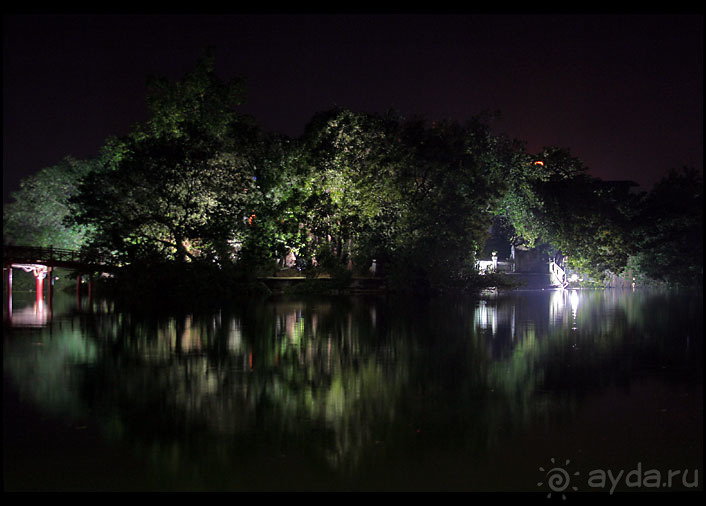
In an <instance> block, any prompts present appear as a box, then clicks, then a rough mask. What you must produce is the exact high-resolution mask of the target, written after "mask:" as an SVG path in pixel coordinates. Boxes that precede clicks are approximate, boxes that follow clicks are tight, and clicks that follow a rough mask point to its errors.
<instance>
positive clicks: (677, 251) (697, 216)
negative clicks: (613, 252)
mask: <svg viewBox="0 0 706 506" xmlns="http://www.w3.org/2000/svg"><path fill="white" fill-rule="evenodd" d="M632 237H633V240H634V241H635V244H636V252H635V253H634V256H633V257H632V258H631V263H630V266H631V267H632V269H633V271H632V272H633V273H634V274H637V275H644V276H647V277H648V278H651V279H654V280H657V281H662V282H665V283H669V284H675V285H696V286H699V285H701V284H702V283H703V177H702V176H701V175H700V174H699V173H698V172H696V170H694V169H692V168H688V167H685V168H683V169H681V170H670V171H669V173H668V174H667V175H666V176H665V177H664V178H663V179H662V180H661V181H659V182H658V183H657V184H656V185H655V186H654V188H653V189H652V191H650V193H649V194H647V195H646V196H645V198H644V200H643V202H642V206H641V208H640V213H639V215H638V216H637V217H636V220H635V227H634V230H633V234H632Z"/></svg>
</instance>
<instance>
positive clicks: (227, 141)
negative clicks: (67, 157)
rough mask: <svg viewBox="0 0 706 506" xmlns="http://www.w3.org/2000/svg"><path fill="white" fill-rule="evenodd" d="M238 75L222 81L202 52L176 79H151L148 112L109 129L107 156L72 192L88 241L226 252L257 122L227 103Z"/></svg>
mask: <svg viewBox="0 0 706 506" xmlns="http://www.w3.org/2000/svg"><path fill="white" fill-rule="evenodd" d="M241 94H242V86H241V81H240V80H238V79H236V80H234V81H231V82H228V83H224V82H222V81H221V80H220V79H219V78H218V77H217V76H216V75H215V72H214V68H213V58H212V54H211V53H207V54H206V55H205V56H204V57H203V58H202V59H201V60H199V62H198V63H197V65H196V69H195V70H194V71H193V72H191V73H188V74H187V75H186V76H185V77H184V78H183V80H181V81H179V82H177V83H175V84H170V83H168V82H166V81H165V80H163V79H152V80H151V81H150V85H149V93H148V103H149V105H150V109H151V111H152V116H151V118H150V120H149V121H147V122H146V124H144V125H139V126H138V127H136V128H135V130H134V131H133V132H131V133H130V134H129V135H127V136H125V137H123V138H120V139H111V140H110V142H109V143H108V144H107V145H106V147H105V150H104V151H105V153H106V155H105V158H106V163H105V164H104V165H103V166H102V167H101V168H100V169H98V170H94V171H93V172H91V173H90V174H89V175H88V176H86V177H85V178H84V179H83V180H82V182H81V185H80V192H79V194H78V195H76V196H74V197H73V198H72V199H71V202H72V205H73V206H74V209H75V222H76V223H78V224H80V225H87V226H91V227H92V229H93V233H92V234H91V236H90V246H91V247H94V248H99V249H101V250H107V251H108V252H110V253H111V254H113V255H116V256H118V257H120V258H122V259H123V260H124V261H126V262H134V261H136V260H178V261H194V260H197V259H201V260H206V261H209V262H218V263H223V262H228V261H229V260H231V259H232V256H233V255H234V253H235V251H236V250H237V247H238V245H240V244H242V242H243V236H244V234H245V230H246V224H247V219H248V216H250V215H251V213H252V211H251V209H252V208H253V207H254V206H255V205H256V204H257V202H258V201H260V200H262V195H261V193H260V192H259V191H258V183H257V172H258V154H259V153H258V151H259V150H260V147H261V143H260V140H261V135H260V133H259V129H258V128H257V127H256V126H255V125H254V124H253V123H252V122H251V121H250V120H249V119H248V118H246V117H243V116H239V115H237V114H236V113H235V111H234V110H233V109H232V108H233V107H234V106H235V105H237V104H239V103H240V102H241V96H240V95H241Z"/></svg>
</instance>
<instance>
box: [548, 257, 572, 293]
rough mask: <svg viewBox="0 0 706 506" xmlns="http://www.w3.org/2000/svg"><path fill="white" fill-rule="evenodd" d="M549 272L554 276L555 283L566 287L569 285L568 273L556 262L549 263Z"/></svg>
mask: <svg viewBox="0 0 706 506" xmlns="http://www.w3.org/2000/svg"><path fill="white" fill-rule="evenodd" d="M549 272H550V273H551V274H552V277H553V278H554V279H553V281H556V284H558V285H561V286H564V287H565V286H566V285H567V284H568V280H567V278H566V271H565V270H564V268H563V267H562V266H560V265H559V264H558V263H556V262H555V261H554V260H550V261H549Z"/></svg>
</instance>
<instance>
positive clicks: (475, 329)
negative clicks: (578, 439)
mask: <svg viewBox="0 0 706 506" xmlns="http://www.w3.org/2000/svg"><path fill="white" fill-rule="evenodd" d="M685 302H686V303H685ZM700 315H701V306H700V295H699V296H698V297H697V298H696V299H694V298H688V297H686V298H685V297H683V296H678V297H677V296H674V295H671V294H668V293H663V292H655V293H642V294H636V293H633V292H622V291H610V290H605V291H595V292H594V291H584V292H570V291H569V292H567V291H554V292H552V291H549V292H532V293H527V292H510V293H507V294H494V295H493V294H490V295H485V296H483V297H482V298H471V297H454V298H437V299H430V300H422V299H412V298H392V297H391V298H390V299H387V298H382V297H381V298H363V297H333V298H325V299H316V298H307V299H305V298H285V297H282V298H279V299H273V300H268V301H266V302H252V303H244V304H242V305H239V306H233V307H224V308H222V309H221V310H220V311H219V312H216V313H213V314H183V315H179V316H176V315H172V316H169V317H156V316H151V317H146V316H138V315H136V314H129V313H120V312H115V311H112V310H108V311H104V312H94V313H93V314H90V315H87V314H83V315H81V316H71V317H70V318H67V319H65V320H61V319H59V320H58V321H55V322H53V323H52V325H51V337H49V334H50V330H49V329H44V330H42V331H41V333H40V335H39V336H38V339H39V340H40V341H44V348H43V350H42V353H40V354H37V353H31V352H30V351H31V350H30V349H29V348H28V346H27V342H26V341H23V340H21V339H19V338H18V334H16V333H12V335H11V336H10V337H9V338H7V337H6V339H5V346H6V353H5V358H4V365H5V370H6V374H7V371H9V373H10V374H11V376H12V377H13V378H14V381H15V383H16V384H18V385H19V388H20V389H21V390H23V391H24V392H29V393H30V394H31V396H32V397H33V398H34V401H35V402H36V403H37V404H38V405H39V406H41V407H43V408H47V409H49V408H51V409H53V410H55V411H56V410H59V411H60V412H62V413H63V414H64V416H74V415H75V416H78V415H79V414H80V413H85V411H86V408H87V407H90V411H91V413H92V416H95V417H96V418H97V419H98V420H100V423H101V425H102V427H103V431H104V433H105V434H106V435H107V436H108V437H109V438H110V440H111V441H113V442H114V443H115V444H120V445H128V446H129V447H130V448H131V449H132V451H134V452H136V453H137V454H138V455H140V456H142V457H143V458H144V459H146V460H148V461H150V462H152V463H153V465H154V469H155V472H156V473H157V475H158V478H159V480H158V481H157V482H155V483H160V486H161V487H163V488H167V489H194V488H196V489H227V490H271V489H280V488H283V489H305V490H307V489H314V490H321V489H333V490H338V489H367V488H376V487H377V488H383V489H384V488H385V487H390V488H392V489H416V488H420V489H425V488H429V489H435V488H439V487H442V486H443V483H445V482H444V481H443V480H440V479H439V478H438V476H437V477H436V478H435V477H434V472H438V473H439V474H441V473H442V471H440V470H439V471H435V466H436V465H437V464H436V463H438V462H443V461H444V460H447V461H448V462H451V464H450V465H451V466H453V467H454V468H455V472H456V473H458V475H459V476H463V475H464V473H465V475H466V478H465V481H464V479H463V478H459V479H458V480H457V481H455V482H453V484H452V485H451V486H461V485H462V486H463V487H464V488H467V489H483V486H484V484H483V483H477V482H475V483H474V481H473V478H471V477H472V476H474V474H473V472H472V469H471V468H472V467H474V466H476V467H477V466H479V465H480V466H482V465H483V463H484V462H489V461H492V459H493V452H494V451H495V449H496V448H498V447H500V446H502V445H503V444H504V443H505V442H507V441H509V440H511V439H512V438H513V437H516V436H518V435H520V436H521V435H523V434H525V433H526V432H527V431H528V430H529V427H531V426H532V424H533V423H536V421H537V420H565V421H566V423H567V424H571V423H572V422H571V421H572V419H573V417H574V416H575V413H576V411H577V410H578V409H579V408H580V406H581V403H582V399H583V398H584V397H585V396H586V395H587V394H589V393H590V392H600V391H602V390H605V389H607V388H609V387H610V386H611V385H614V384H625V383H628V382H630V380H631V378H632V377H634V376H635V375H636V374H638V373H640V374H642V373H643V372H644V371H656V370H658V369H659V368H660V367H664V366H665V364H668V365H669V366H670V367H673V368H674V369H678V370H680V371H682V372H684V374H683V375H682V376H684V377H686V378H687V379H689V378H690V379H692V380H694V381H695V382H697V383H698V381H700V380H699V378H700V375H701V361H700V360H701V359H700V356H701V353H700V351H701V340H700V339H701V335H702V332H701V330H702V328H701V317H700ZM69 321H70V324H69V323H68V322H69ZM35 332H37V331H35ZM78 343H80V345H79V344H78ZM47 345H49V346H47ZM78 349H80V350H82V352H81V353H78V354H77V353H75V351H76V350H78ZM71 350H73V352H71ZM697 353H698V354H697ZM694 378H696V379H694ZM40 385H43V386H40ZM52 406H53V407H52ZM441 467H442V468H443V465H441ZM532 470H534V469H532ZM532 470H530V469H527V470H526V471H527V472H528V473H529V472H530V471H532ZM415 477H416V478H417V481H416V482H413V480H414V478H415ZM388 479H389V480H390V481H389V482H388V481H386V480H388ZM425 479H426V480H427V481H426V482H425V481H424V480H425ZM444 479H448V476H447V477H446V478H444ZM410 480H412V482H410ZM434 480H436V481H434ZM535 481H536V480H535ZM386 483H387V485H386ZM527 483H528V487H529V486H532V485H534V482H533V478H531V479H529V478H528V481H527Z"/></svg>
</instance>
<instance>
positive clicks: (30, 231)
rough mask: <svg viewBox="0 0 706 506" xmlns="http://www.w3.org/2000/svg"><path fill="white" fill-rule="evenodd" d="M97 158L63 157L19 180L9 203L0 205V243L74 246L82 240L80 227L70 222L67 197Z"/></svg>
mask: <svg viewBox="0 0 706 506" xmlns="http://www.w3.org/2000/svg"><path fill="white" fill-rule="evenodd" d="M99 163H100V162H99V161H98V160H76V159H74V158H72V157H66V158H64V159H63V160H62V161H61V162H60V163H58V164H56V165H53V166H51V167H46V168H44V169H42V170H41V171H39V172H38V173H37V174H35V175H33V176H30V177H27V178H25V179H23V180H22V181H21V183H20V189H19V190H18V191H16V192H14V193H13V194H12V198H13V200H14V201H13V202H11V203H9V204H7V205H5V206H3V242H4V243H12V244H15V245H27V246H42V247H49V246H53V247H55V248H68V249H78V248H79V247H80V246H82V245H83V243H84V240H85V239H84V237H85V234H86V230H85V228H84V227H81V226H77V225H70V224H67V223H65V222H64V219H65V218H66V217H67V216H69V215H70V209H69V206H68V199H69V198H70V197H72V196H73V195H75V194H76V193H77V191H78V189H77V186H78V181H79V179H80V178H81V177H82V176H84V175H85V174H87V173H88V172H90V171H91V170H92V169H93V168H94V167H96V166H97V165H98V164H99Z"/></svg>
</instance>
